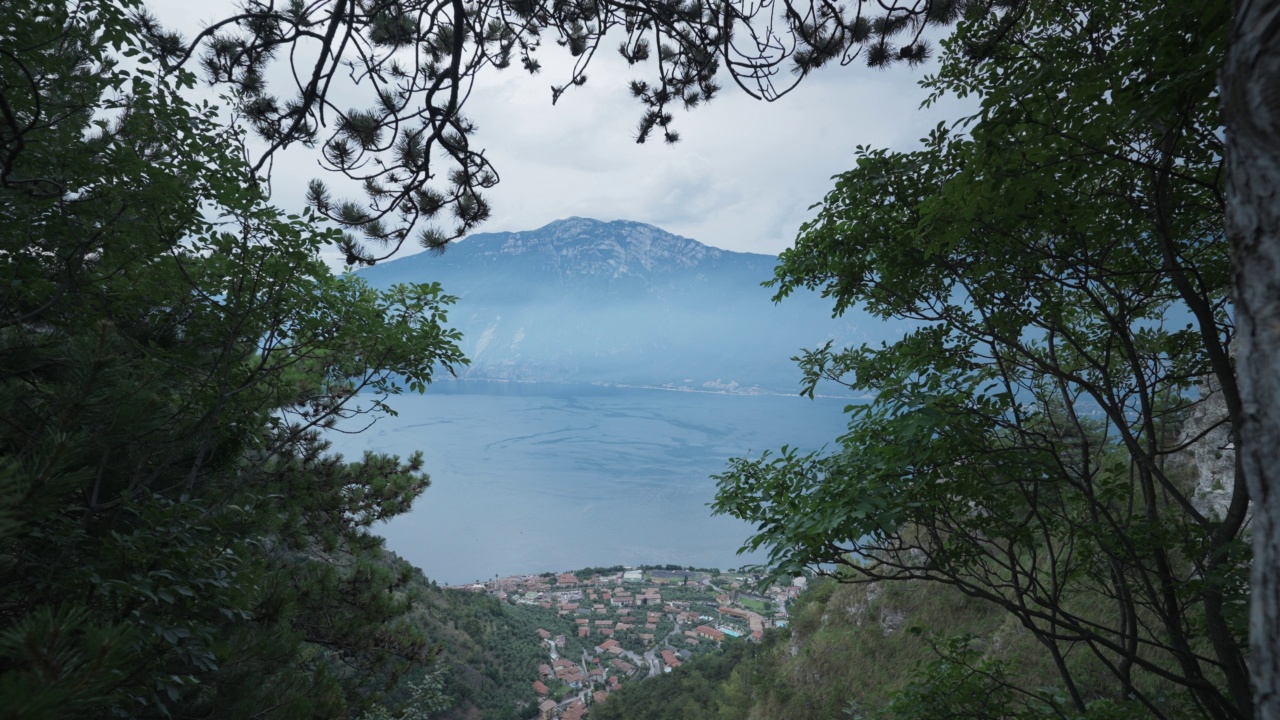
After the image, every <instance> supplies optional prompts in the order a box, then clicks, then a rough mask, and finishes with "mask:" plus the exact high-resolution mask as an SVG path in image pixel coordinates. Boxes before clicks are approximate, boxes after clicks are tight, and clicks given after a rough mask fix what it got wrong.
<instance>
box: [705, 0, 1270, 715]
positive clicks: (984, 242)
mask: <svg viewBox="0 0 1280 720" xmlns="http://www.w3.org/2000/svg"><path fill="white" fill-rule="evenodd" d="M1225 13H1226V9H1225V7H1224V6H1222V5H1217V4H1215V5H1210V6H1197V7H1196V8H1189V7H1183V6H1176V5H1167V4H1163V3H1141V2H1140V3H1132V2H1129V3H1119V2H1106V3H1071V2H1067V3H1041V4H1033V5H1028V6H1027V7H1026V8H1025V9H1024V10H1022V11H1020V12H1019V13H1018V15H1017V18H1016V20H1013V21H1010V22H1008V23H1006V19H1007V18H993V17H985V18H977V19H965V20H964V21H963V22H961V23H960V24H959V25H958V26H957V31H956V33H955V35H954V36H953V37H952V38H951V39H949V40H948V41H946V42H945V43H944V48H945V50H946V56H945V57H944V62H943V66H942V69H941V71H940V73H939V74H938V75H937V76H936V77H933V78H930V79H929V80H927V81H926V82H925V85H926V86H927V87H929V88H931V89H932V90H933V91H934V93H935V95H934V97H936V96H937V95H938V94H941V93H944V92H949V93H955V94H959V95H962V96H963V95H973V96H975V97H976V98H977V99H978V100H979V101H980V103H981V107H980V110H979V111H978V113H977V114H976V115H975V116H973V117H971V118H968V119H966V120H965V121H963V122H962V123H960V124H959V125H958V126H957V127H956V128H952V129H947V128H943V127H940V128H938V129H937V130H936V131H935V132H933V133H931V135H930V137H929V138H927V139H925V140H924V141H923V147H922V148H921V149H920V150H917V151H914V152H906V153H893V152H888V151H883V150H871V149H865V148H864V149H862V150H861V151H860V155H859V160H858V165H857V167H856V168H855V169H854V170H852V171H850V172H848V173H845V174H844V175H842V176H840V177H839V178H838V179H837V183H836V188H835V189H834V190H833V191H832V192H831V194H829V195H828V196H827V198H826V200H825V201H824V203H823V204H822V205H821V208H820V210H819V214H818V217H817V219H816V220H814V221H813V222H811V223H809V224H807V225H806V226H805V227H804V228H803V229H802V231H801V234H800V237H799V239H798V241H797V244H796V247H795V248H794V249H792V250H790V251H787V252H786V253H784V255H783V257H782V263H781V265H780V266H779V268H778V272H777V280H776V282H777V283H778V286H779V293H778V296H779V298H781V297H785V296H786V295H787V294H788V293H789V292H790V291H791V290H793V289H795V288H797V287H808V288H817V289H821V290H822V291H823V292H824V293H825V294H826V296H828V297H830V298H832V300H833V302H834V306H835V312H836V313H840V312H843V311H844V310H845V309H847V308H849V307H851V306H852V305H853V304H855V303H859V304H862V305H864V306H865V307H866V308H868V309H869V310H870V311H872V312H874V313H877V314H880V315H882V316H885V317H894V318H900V319H906V320H910V321H913V322H914V323H916V329H915V330H914V331H912V332H911V333H909V334H907V335H906V336H904V337H903V338H902V340H901V341H899V342H896V343H893V344H890V345H886V346H882V347H879V348H872V347H866V346H864V347H861V348H846V349H837V348H832V347H831V346H830V345H829V344H828V345H827V346H825V347H822V348H819V349H816V350H812V351H808V352H807V353H806V354H805V355H804V357H803V358H801V365H802V367H803V368H804V369H805V372H806V375H807V378H808V381H809V385H808V388H809V389H808V391H809V392H810V393H812V392H813V390H814V387H815V386H816V384H817V382H818V381H819V380H822V379H829V380H834V381H837V382H842V383H844V384H846V385H848V386H849V387H850V388H851V389H852V390H853V391H854V392H856V393H858V394H859V395H864V396H869V397H870V398H871V399H870V401H869V402H867V403H865V404H861V405H856V406H851V407H850V408H849V412H850V415H851V421H850V426H849V431H848V433H847V434H846V435H845V436H843V437H842V438H841V450H840V452H838V453H836V454H834V455H829V456H822V455H819V454H810V455H803V456H802V455H799V454H798V453H796V452H794V451H792V450H789V449H785V448H784V449H783V451H782V452H781V453H779V454H776V455H766V456H763V457H761V458H757V459H754V460H735V461H733V462H732V463H731V465H730V468H729V470H728V471H727V472H726V473H725V474H724V475H722V476H721V477H720V483H721V486H720V493H719V496H718V499H717V502H716V509H717V511H719V512H723V513H728V514H732V515H734V516H736V517H739V518H742V519H745V520H747V521H750V522H752V523H754V524H756V526H757V529H758V531H757V534H756V535H755V536H754V537H752V538H751V540H750V541H749V542H748V545H747V547H748V548H750V549H759V548H764V549H767V550H768V551H769V557H770V564H771V567H772V570H773V572H774V573H776V574H777V575H779V576H789V575H792V574H795V573H796V572H798V571H800V570H801V569H803V568H806V567H810V568H814V569H817V570H819V571H821V572H825V573H829V574H835V575H837V576H838V577H840V578H841V579H844V580H848V581H866V580H907V579H921V580H928V581H933V582H939V583H944V584H948V585H952V586H954V587H956V588H958V589H960V590H961V591H962V592H964V593H966V594H969V595H971V596H973V597H975V598H979V599H982V600H984V601H986V602H989V603H992V604H993V605H995V606H997V607H999V608H1002V609H1003V610H1004V611H1006V612H1008V613H1010V614H1011V615H1012V616H1013V617H1015V618H1017V619H1018V621H1019V622H1020V623H1021V624H1022V625H1024V626H1025V627H1027V628H1028V629H1029V630H1031V632H1033V633H1034V634H1035V635H1036V637H1038V638H1039V639H1040V640H1041V641H1042V642H1043V643H1044V644H1045V647H1046V648H1047V649H1048V650H1049V652H1050V654H1051V656H1052V657H1053V659H1054V662H1055V665H1056V666H1057V669H1058V675H1059V681H1060V682H1061V684H1062V687H1063V688H1064V691H1063V692H1064V694H1065V696H1066V697H1068V698H1069V699H1070V702H1069V705H1070V707H1071V708H1072V710H1073V711H1074V712H1079V713H1084V712H1087V711H1089V710H1090V708H1092V707H1093V704H1092V700H1091V698H1090V697H1089V696H1088V695H1087V694H1086V693H1085V692H1084V691H1082V690H1081V686H1080V682H1079V681H1080V677H1079V673H1080V671H1079V670H1078V669H1076V668H1073V667H1072V665H1071V663H1070V662H1069V661H1068V657H1069V656H1071V655H1072V654H1073V653H1081V652H1087V653H1091V654H1092V655H1093V658H1094V661H1095V662H1097V663H1099V664H1100V665H1101V666H1102V667H1105V668H1106V669H1107V672H1108V673H1109V674H1110V675H1111V677H1112V681H1113V682H1114V683H1115V684H1114V686H1113V688H1112V689H1111V691H1110V692H1111V693H1112V695H1110V697H1114V698H1119V699H1125V700H1126V701H1127V700H1130V699H1131V700H1136V701H1137V702H1138V703H1139V704H1140V705H1141V706H1142V707H1143V709H1144V710H1145V711H1146V712H1148V713H1150V714H1151V715H1153V716H1156V717H1164V716H1166V714H1167V713H1169V712H1170V710H1169V709H1168V708H1166V707H1164V706H1162V704H1161V698H1162V694H1163V693H1164V692H1165V690H1164V689H1162V688H1164V687H1165V684H1166V683H1173V685H1174V686H1180V687H1181V688H1182V689H1183V691H1184V692H1186V693H1187V694H1188V695H1189V696H1190V697H1191V698H1193V703H1194V710H1193V709H1191V708H1188V709H1187V710H1186V712H1198V713H1202V714H1203V715H1205V716H1208V717H1223V718H1226V717H1248V716H1250V715H1251V707H1252V700H1251V697H1250V689H1249V682H1248V677H1247V671H1246V668H1245V661H1244V655H1243V645H1244V638H1245V634H1246V629H1245V626H1244V624H1243V622H1242V618H1243V609H1244V606H1245V603H1246V599H1247V587H1246V585H1247V583H1246V582H1245V579H1244V578H1245V575H1244V574H1245V573H1246V572H1247V568H1248V562H1249V558H1248V551H1247V549H1246V548H1245V545H1244V543H1243V542H1242V541H1241V539H1240V535H1241V532H1242V530H1243V528H1244V523H1245V518H1246V508H1247V501H1248V493H1247V492H1246V490H1245V488H1244V485H1243V483H1242V482H1241V481H1240V480H1237V481H1236V483H1235V485H1234V487H1233V488H1232V489H1231V491H1230V498H1229V501H1228V502H1227V503H1226V504H1225V506H1224V507H1221V508H1214V507H1210V506H1208V505H1206V504H1205V503H1204V502H1203V501H1202V499H1201V498H1200V497H1198V496H1197V492H1198V491H1197V489H1196V488H1195V483H1194V478H1187V477H1181V476H1178V475H1177V474H1176V473H1175V472H1174V471H1173V468H1174V464H1173V463H1169V464H1166V460H1167V459H1168V458H1170V457H1171V456H1174V455H1176V454H1178V453H1180V452H1184V451H1185V449H1186V444H1187V443H1189V442H1194V441H1195V440H1196V439H1197V438H1195V437H1191V438H1185V437H1183V438H1180V437H1179V432H1178V430H1179V427H1180V425H1181V423H1182V421H1183V419H1184V418H1186V417H1187V416H1188V414H1189V413H1190V412H1192V410H1193V409H1195V408H1197V406H1198V405H1200V404H1201V403H1205V402H1206V400H1207V396H1208V395H1217V396H1218V397H1220V398H1222V399H1223V405H1224V406H1225V408H1226V409H1225V411H1224V412H1223V414H1222V416H1221V417H1218V418H1214V421H1215V422H1217V423H1228V422H1229V423H1233V424H1234V423H1236V422H1238V420H1239V412H1240V403H1239V399H1238V392H1237V390H1236V385H1235V378H1234V374H1233V371H1232V368H1231V361H1230V357H1229V354H1230V353H1229V347H1230V344H1231V341H1232V338H1233V334H1234V328H1233V325H1232V321H1231V318H1230V316H1229V309H1230V308H1229V300H1228V284H1229V278H1228V269H1229V259H1228V257H1227V248H1226V242H1225V237H1224V234H1223V230H1222V222H1223V221H1222V217H1223V207H1224V206H1223V190H1222V185H1221V182H1222V181H1221V171H1222V147H1221V141H1220V138H1221V131H1222V128H1221V123H1220V120H1219V117H1218V98H1217V86H1216V81H1215V79H1214V77H1213V73H1212V68H1215V67H1217V65H1218V64H1219V61H1220V56H1221V53H1222V52H1223V38H1222V33H1223V28H1224V27H1225V23H1224V22H1223V18H1224V17H1225ZM993 33H998V34H1000V35H1001V41H1000V43H999V44H998V45H995V46H991V47H989V48H987V50H985V51H984V52H983V53H982V54H981V56H980V57H977V58H976V61H975V57H974V54H973V53H972V52H971V50H972V48H973V47H974V46H975V45H976V44H980V42H981V41H982V38H988V37H992V36H993ZM944 694H945V693H944ZM995 714H997V715H998V714H999V713H995Z"/></svg>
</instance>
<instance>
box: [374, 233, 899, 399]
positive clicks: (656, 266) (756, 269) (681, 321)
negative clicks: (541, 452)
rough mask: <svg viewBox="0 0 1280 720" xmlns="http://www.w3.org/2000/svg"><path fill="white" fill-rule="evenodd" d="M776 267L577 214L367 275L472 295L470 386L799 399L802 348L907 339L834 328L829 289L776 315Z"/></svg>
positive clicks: (857, 327) (858, 319)
mask: <svg viewBox="0 0 1280 720" xmlns="http://www.w3.org/2000/svg"><path fill="white" fill-rule="evenodd" d="M776 264H777V258H776V257H774V256H772V255H758V254H752V253H737V252H730V251H727V250H721V249H718V248H713V247H708V246H706V245H703V244H702V243H699V242H697V241H694V240H690V239H688V238H683V237H679V236H677V235H673V234H671V233H668V232H666V231H664V230H661V229H659V228H656V227H653V226H652V225H645V224H643V223H636V222H627V221H614V222H601V221H599V220H591V219H587V218H569V219H566V220H559V221H556V222H553V223H551V224H549V225H547V226H545V227H542V228H539V229H537V230H530V231H524V232H504V233H489V234H481V235H474V236H472V237H470V238H468V239H466V240H463V241H461V242H459V243H457V244H456V245H454V246H451V247H450V248H449V249H448V250H447V251H446V252H445V253H444V254H442V255H431V254H429V253H423V254H419V255H413V256H410V257H406V258H403V259H400V260H395V261H392V262H388V263H385V264H382V265H378V266H375V267H372V268H368V269H365V270H361V271H360V273H359V274H360V276H361V277H363V278H365V279H366V280H367V281H368V282H369V283H370V284H372V285H374V286H375V287H388V286H390V285H392V284H394V283H400V282H431V281H438V282H440V283H441V284H442V285H443V286H444V289H445V292H447V293H449V294H452V295H457V296H459V297H460V300H459V302H458V303H457V305H456V306H454V308H453V309H451V310H450V313H449V321H450V324H451V325H453V326H454V327H457V328H458V329H460V330H461V331H462V332H463V335H464V342H463V350H464V352H465V353H466V354H467V356H468V357H469V358H470V359H471V361H472V364H471V366H470V367H469V368H467V369H466V370H465V371H464V377H467V378H477V379H490V380H514V381H531V382H574V383H604V384H621V385H645V386H659V387H669V388H673V389H686V390H703V391H712V392H739V393H747V392H786V393H791V392H795V391H796V390H797V388H798V387H799V381H800V372H799V371H798V370H797V369H796V367H795V365H794V363H793V362H792V361H791V359H790V358H791V357H792V356H794V355H797V354H799V352H800V351H801V349H802V348H805V347H815V346H819V345H821V344H822V343H824V342H826V341H827V340H833V341H835V342H836V343H837V345H840V344H855V345H856V344H861V343H862V342H874V341H878V340H882V339H889V338H891V337H900V336H901V330H900V329H895V328H892V327H889V326H887V325H885V324H884V323H882V322H880V321H877V320H873V319H871V318H869V317H868V316H866V315H862V314H857V313H849V314H846V315H845V316H844V317H843V318H841V319H838V320H837V319H832V318H831V303H830V301H827V300H824V299H822V298H821V297H819V296H818V295H817V294H816V293H810V292H802V293H798V294H796V295H795V296H793V297H791V298H788V299H787V300H785V301H784V302H782V303H780V304H776V305H775V304H774V303H773V301H772V295H773V292H772V290H770V289H768V288H764V287H761V283H762V282H764V281H766V280H769V279H771V278H772V277H773V269H774V266H775V265H776ZM895 332H896V336H895V334H894V333H895Z"/></svg>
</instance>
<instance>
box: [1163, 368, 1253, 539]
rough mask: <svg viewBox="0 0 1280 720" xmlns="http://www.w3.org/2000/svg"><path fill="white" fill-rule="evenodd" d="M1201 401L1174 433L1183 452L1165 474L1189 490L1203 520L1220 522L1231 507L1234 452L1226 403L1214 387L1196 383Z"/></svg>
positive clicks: (1209, 381) (1214, 384)
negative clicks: (1218, 520)
mask: <svg viewBox="0 0 1280 720" xmlns="http://www.w3.org/2000/svg"><path fill="white" fill-rule="evenodd" d="M1200 393H1201V400H1200V402H1199V403H1197V404H1196V406H1195V408H1194V409H1192V411H1191V414H1190V415H1189V416H1188V417H1187V419H1186V421H1185V422H1184V423H1183V424H1182V428H1181V430H1180V431H1179V432H1178V445H1179V446H1182V445H1186V449H1185V450H1183V451H1182V452H1179V453H1177V454H1175V455H1173V456H1171V457H1170V458H1169V460H1168V462H1167V463H1166V469H1167V470H1168V472H1169V473H1170V474H1171V475H1173V476H1174V477H1177V478H1179V479H1181V480H1182V481H1183V482H1185V483H1186V484H1187V486H1188V487H1189V488H1190V490H1191V503H1192V505H1194V506H1195V508H1196V510H1198V511H1200V512H1201V513H1203V514H1204V515H1205V516H1206V517H1212V518H1215V519H1221V518H1222V517H1223V516H1224V515H1225V514H1226V511H1227V507H1228V506H1229V505H1230V504H1231V489H1232V485H1233V484H1234V482H1235V471H1236V451H1235V446H1234V445H1233V444H1232V442H1231V423H1229V422H1228V421H1227V417H1228V416H1227V403H1226V400H1225V399H1224V398H1223V396H1222V390H1221V388H1220V387H1219V386H1218V383H1217V382H1216V381H1215V380H1213V379H1212V378H1211V377H1210V378H1205V379H1204V380H1203V381H1202V382H1201V383H1200Z"/></svg>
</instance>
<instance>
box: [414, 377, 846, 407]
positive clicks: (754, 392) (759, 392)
mask: <svg viewBox="0 0 1280 720" xmlns="http://www.w3.org/2000/svg"><path fill="white" fill-rule="evenodd" d="M442 383H452V384H457V385H462V384H466V383H489V384H495V385H553V386H558V387H597V388H617V389H619V390H657V391H661V392H672V393H695V394H699V395H731V396H734V397H795V398H799V397H805V396H804V395H801V394H800V392H798V391H797V392H795V393H785V392H778V391H776V390H769V389H767V388H761V387H759V386H755V385H753V386H751V387H749V388H742V389H740V390H721V389H701V388H694V387H689V386H687V385H682V386H680V387H671V386H666V385H629V384H626V383H608V382H600V381H595V382H557V381H554V380H514V379H509V378H482V377H473V378H446V379H442V380H436V381H435V384H442ZM814 398H822V399H824V400H848V401H850V402H865V401H866V400H868V399H869V398H856V397H848V396H844V395H828V394H825V393H814Z"/></svg>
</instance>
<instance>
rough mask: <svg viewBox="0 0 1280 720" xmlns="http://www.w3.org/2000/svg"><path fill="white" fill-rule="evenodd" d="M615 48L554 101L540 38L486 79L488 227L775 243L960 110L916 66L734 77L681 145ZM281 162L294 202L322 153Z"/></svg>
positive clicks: (558, 55)
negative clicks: (778, 82) (639, 92)
mask: <svg viewBox="0 0 1280 720" xmlns="http://www.w3.org/2000/svg"><path fill="white" fill-rule="evenodd" d="M149 5H151V6H152V7H154V8H155V10H156V12H157V13H158V14H159V15H160V16H161V18H162V19H164V20H166V21H169V22H176V23H178V24H180V25H181V26H182V29H183V30H185V31H187V32H188V33H192V32H194V31H195V30H197V29H198V28H199V27H200V23H199V22H196V18H195V17H193V16H190V15H188V14H187V13H188V12H189V8H190V4H189V3H187V2H185V0H184V1H183V2H181V3H179V2H178V0H151V1H150V2H149ZM213 5H214V4H212V3H210V4H203V5H201V7H202V8H204V10H203V11H202V12H201V14H200V15H199V16H198V17H200V18H203V19H204V20H206V21H207V20H208V19H211V18H214V17H217V16H218V13H217V12H216V11H215V9H212V6H213ZM228 5H229V3H228ZM611 47H612V45H611V44H610V43H608V42H606V43H604V49H602V50H601V52H600V53H599V54H597V56H596V58H595V59H594V61H593V65H592V67H591V68H590V69H589V72H588V75H589V77H590V79H589V81H588V83H587V84H586V85H585V86H583V87H580V88H574V89H572V90H570V91H569V92H568V93H566V94H565V95H564V96H563V97H562V98H561V99H560V102H559V103H558V105H556V106H552V105H551V91H550V86H551V85H552V84H553V83H557V84H558V83H562V82H564V81H565V80H566V79H567V78H568V76H569V73H568V69H569V67H570V65H569V58H568V56H567V54H566V53H564V52H563V50H561V49H560V48H557V47H555V46H554V45H550V46H544V49H543V54H542V55H541V56H540V60H541V62H542V64H543V67H544V70H543V71H542V72H541V73H539V74H538V75H535V76H530V75H529V74H527V73H526V72H524V71H523V70H521V69H519V68H518V67H513V68H511V69H509V70H505V71H501V72H496V71H494V72H488V73H486V74H485V75H483V76H482V77H481V78H480V79H479V80H478V81H477V83H476V86H475V89H474V91H473V92H472V95H471V98H470V101H469V104H468V106H467V113H468V116H469V117H470V118H471V119H472V121H474V122H475V123H476V125H477V126H478V127H479V132H478V134H477V136H476V138H475V140H476V142H477V143H478V144H479V145H480V146H481V147H483V148H485V150H486V155H487V156H488V157H489V158H490V160H492V161H493V163H494V164H495V166H496V167H497V170H498V172H499V174H500V175H501V178H502V182H501V184H500V185H499V186H498V187H497V188H496V189H495V190H493V191H492V192H491V194H490V201H491V204H492V206H493V210H494V212H493V216H492V219H491V220H490V221H489V222H488V223H487V224H486V225H485V226H483V227H482V228H481V231H482V232H483V231H498V230H526V229H531V228H535V227H539V226H541V225H544V224H546V223H548V222H551V221H553V220H556V219H559V218H563V217H568V216H572V215H580V216H585V217H596V218H600V219H603V220H613V219H629V220H637V221H640V222H647V223H652V224H654V225H658V226H660V227H663V228H664V229H666V230H669V231H671V232H674V233H677V234H680V235H684V236H686V237H691V238H694V239H696V240H700V241H702V242H705V243H707V244H710V245H715V246H717V247H722V248H727V249H731V250H741V251H750V252H767V253H777V252H779V251H781V250H782V249H784V248H785V247H788V246H789V245H790V244H791V243H792V241H793V239H794V237H795V234H796V231H797V230H798V228H799V226H800V224H801V223H802V222H804V221H805V220H807V219H809V218H810V217H811V216H812V211H810V210H809V209H808V208H809V206H811V205H813V204H814V203H816V202H818V201H820V200H821V199H822V197H823V196H824V195H825V194H826V192H827V191H828V190H829V189H830V188H831V186H832V182H831V180H830V178H831V176H833V175H835V174H837V173H839V172H842V171H844V170H847V169H848V168H850V167H851V166H852V165H853V162H854V155H853V152H854V148H855V147H856V146H858V145H869V146H872V147H891V148H895V149H910V148H912V147H914V146H915V145H916V142H917V140H918V138H921V137H923V136H924V135H925V134H926V133H927V132H928V130H929V129H930V128H932V127H934V126H935V125H936V124H937V123H938V122H940V121H946V120H950V119H953V118H955V117H957V116H958V115H959V114H960V110H961V108H960V106H958V105H957V104H955V103H954V102H951V103H947V102H944V103H941V104H939V105H936V106H935V107H933V108H931V109H929V110H927V111H922V110H919V109H918V107H919V104H920V102H921V100H923V98H924V95H925V93H924V91H923V90H921V89H920V88H918V87H917V86H916V81H917V80H918V79H919V78H920V75H921V72H920V71H919V70H915V71H912V70H908V69H906V68H894V69H892V70H889V71H885V72H880V71H874V70H869V69H867V68H865V67H862V66H856V65H855V66H851V67H847V68H830V69H826V70H823V71H819V72H818V73H816V74H815V75H813V76H812V77H810V78H807V79H806V80H805V81H804V82H802V83H801V84H800V87H799V88H798V89H796V90H795V91H794V92H792V93H791V94H790V95H788V96H786V97H784V98H783V99H781V100H780V101H778V102H774V103H764V102H760V101H756V100H753V99H751V98H750V97H748V96H747V95H746V94H745V93H743V92H742V91H741V90H740V89H739V88H738V87H737V86H736V85H733V84H732V83H731V82H729V81H728V80H727V79H726V80H724V81H722V85H724V86H725V87H724V90H723V91H722V92H721V94H720V95H719V97H717V99H716V100H715V101H713V102H712V103H710V104H709V105H707V106H705V107H700V108H698V109H696V110H694V111H692V112H688V113H686V112H677V113H676V121H675V126H674V127H675V128H676V129H677V130H678V131H679V132H680V134H681V137H682V141H681V142H680V143H679V144H677V145H675V146H666V145H665V144H664V143H662V142H661V140H660V139H654V140H650V142H649V143H647V144H645V145H637V144H636V143H635V142H634V136H635V127H636V123H637V121H638V120H639V117H640V114H641V107H640V105H639V103H638V102H637V101H635V100H634V99H632V98H631V96H630V94H629V93H628V91H627V82H628V80H630V79H631V78H636V77H644V73H645V72H646V70H647V68H646V67H645V66H644V65H639V66H636V67H634V68H629V67H628V66H627V65H626V63H625V62H624V61H623V60H622V59H621V58H619V57H617V55H616V53H614V52H613V51H612V50H611V49H609V48H611ZM341 104H342V103H339V105H341ZM353 104H355V102H354V101H353ZM274 171H275V174H274V183H273V189H274V191H275V193H276V200H277V202H279V203H280V204H282V205H284V206H286V207H289V208H291V209H292V208H296V207H297V206H298V205H300V203H301V202H302V197H303V192H304V191H305V186H306V181H307V180H308V179H309V178H311V177H314V176H316V175H317V174H318V168H317V166H316V164H315V157H314V156H313V155H311V154H310V153H309V152H308V151H298V150H293V151H291V152H289V153H288V154H286V155H284V156H282V157H281V158H280V159H279V160H278V161H277V162H276V164H275V168H274ZM406 250H407V251H416V250H417V248H416V247H414V248H406Z"/></svg>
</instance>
